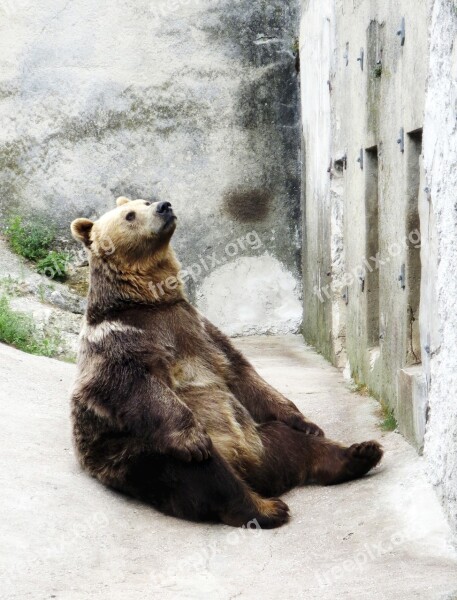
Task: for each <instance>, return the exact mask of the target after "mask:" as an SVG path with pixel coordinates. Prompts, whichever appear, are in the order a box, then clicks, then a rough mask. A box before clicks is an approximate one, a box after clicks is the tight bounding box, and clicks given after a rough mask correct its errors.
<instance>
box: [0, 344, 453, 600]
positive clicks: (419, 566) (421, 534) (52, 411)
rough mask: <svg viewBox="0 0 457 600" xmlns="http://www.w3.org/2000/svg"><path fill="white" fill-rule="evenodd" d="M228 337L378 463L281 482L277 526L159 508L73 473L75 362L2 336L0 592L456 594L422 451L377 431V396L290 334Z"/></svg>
mask: <svg viewBox="0 0 457 600" xmlns="http://www.w3.org/2000/svg"><path fill="white" fill-rule="evenodd" d="M236 343H237V345H238V346H239V347H240V348H242V349H243V350H244V351H245V352H246V353H247V355H248V356H249V357H250V358H251V360H252V361H253V363H254V364H255V365H256V366H257V368H258V369H259V371H260V372H261V373H262V375H264V376H265V377H266V378H267V379H268V380H269V381H270V382H271V383H272V384H274V385H275V386H276V387H278V388H279V389H280V390H281V391H283V392H284V393H286V394H287V395H288V396H289V397H290V398H291V399H293V400H294V401H295V402H296V403H297V404H298V405H299V406H300V408H301V409H302V410H303V411H304V412H305V414H307V415H308V416H309V417H310V418H312V419H313V420H314V421H316V422H317V423H318V424H320V425H321V426H323V427H324V429H325V431H326V433H327V434H328V435H329V436H331V437H333V438H335V439H339V440H341V441H344V442H347V443H350V442H354V441H362V440H365V439H371V438H377V439H380V440H382V443H383V444H384V447H385V450H386V456H385V459H384V461H383V463H382V465H381V466H380V467H378V469H377V470H376V471H375V472H374V473H373V474H372V475H371V476H369V477H366V478H365V479H363V480H361V481H357V482H353V483H350V484H346V485H342V486H338V487H334V488H320V487H308V488H302V489H297V490H294V491H293V492H291V493H289V494H288V495H287V496H286V500H287V502H288V504H289V506H290V508H291V512H292V520H291V522H290V524H289V525H287V526H285V527H283V528H282V529H278V530H273V531H251V532H247V531H243V530H235V529H231V528H229V527H225V526H220V525H200V524H192V523H186V522H183V521H178V520H176V519H173V518H168V517H164V516H162V515H160V514H158V513H157V512H155V511H154V510H153V509H151V508H149V507H147V506H142V505H140V504H138V503H136V502H134V501H131V500H127V499H125V498H123V497H121V496H119V495H116V494H115V493H113V492H110V491H108V490H106V489H104V488H103V487H101V486H100V485H99V484H98V483H97V482H95V481H93V480H91V479H90V478H88V477H87V476H86V475H84V474H83V473H81V472H80V470H79V468H78V466H77V464H76V462H75V459H74V456H73V452H72V445H71V436H70V425H69V406H68V395H69V388H70V386H71V383H72V379H73V376H74V371H75V368H74V366H73V365H68V364H65V363H60V362H56V361H53V360H49V359H44V358H40V357H33V356H28V355H25V354H22V353H20V352H18V351H16V350H13V349H11V348H9V347H6V346H2V345H0V398H1V402H0V411H1V416H0V419H1V433H0V444H1V452H2V456H3V461H2V472H1V491H2V494H1V501H0V523H1V534H2V552H1V574H0V576H1V579H0V582H1V583H0V597H1V598H8V599H10V598H11V599H12V598H18V599H19V598H20V599H21V600H26V599H29V598H30V599H33V600H41V599H47V598H58V599H60V600H63V599H72V600H73V599H75V600H76V599H77V600H81V599H85V598H91V599H110V600H111V599H112V600H117V599H123V600H130V599H135V600H136V599H144V598H161V599H165V600H168V599H170V600H171V599H173V600H174V599H181V598H182V599H190V598H195V599H199V600H200V599H211V600H213V599H214V600H229V599H232V598H240V599H257V598H264V599H267V600H268V599H275V600H276V599H282V598H287V599H288V600H294V599H297V600H298V599H300V600H301V599H303V598H306V600H314V599H320V600H327V599H328V600H340V599H344V598H348V599H350V600H357V599H363V600H366V599H370V600H381V599H383V600H395V599H397V598H398V599H401V600H410V599H413V598H414V599H423V600H435V599H437V600H455V599H456V598H457V554H456V552H455V551H454V550H453V549H452V547H451V545H450V532H449V529H448V527H447V525H446V523H445V521H444V518H443V516H442V512H441V509H440V506H439V504H438V502H437V500H436V498H435V495H434V492H433V490H432V489H431V488H430V486H429V485H428V484H427V482H426V480H425V478H424V475H423V464H422V460H421V459H420V458H418V457H417V456H416V454H415V453H414V451H413V450H412V449H411V448H410V447H409V446H408V445H407V444H406V443H405V442H404V441H403V439H402V438H401V437H400V436H399V435H398V434H395V433H388V434H383V433H381V432H380V430H379V428H378V427H377V422H378V420H379V417H378V416H377V414H376V408H377V405H376V402H374V401H373V400H371V399H370V398H365V397H361V396H359V395H357V394H354V393H351V392H350V391H349V390H348V389H347V387H346V385H345V382H344V380H343V378H342V375H341V374H340V373H339V372H338V371H337V370H336V369H333V368H332V367H330V366H329V365H328V364H327V363H326V362H325V361H324V360H323V359H322V358H321V357H320V356H318V355H317V354H315V353H314V352H313V351H312V350H310V349H307V348H306V347H305V346H304V345H303V344H302V342H301V340H300V338H298V337H293V336H289V337H281V338H268V337H267V338H249V339H243V340H237V341H236Z"/></svg>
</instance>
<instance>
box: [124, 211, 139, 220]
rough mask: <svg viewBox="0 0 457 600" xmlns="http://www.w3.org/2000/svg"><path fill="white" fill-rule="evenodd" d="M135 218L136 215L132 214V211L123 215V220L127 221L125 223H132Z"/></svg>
mask: <svg viewBox="0 0 457 600" xmlns="http://www.w3.org/2000/svg"><path fill="white" fill-rule="evenodd" d="M135 217H136V214H135V213H134V212H133V210H132V211H131V212H129V213H127V214H126V215H125V218H126V219H127V221H134V220H135Z"/></svg>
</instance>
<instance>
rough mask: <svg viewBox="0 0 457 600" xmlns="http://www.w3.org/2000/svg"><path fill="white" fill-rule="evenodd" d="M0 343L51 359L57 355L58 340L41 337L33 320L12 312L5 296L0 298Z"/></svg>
mask: <svg viewBox="0 0 457 600" xmlns="http://www.w3.org/2000/svg"><path fill="white" fill-rule="evenodd" d="M0 341H1V342H4V343H5V344H9V345H10V346H15V347H16V348H18V349H19V350H22V351H23V352H28V353H29V354H38V355H41V356H48V357H53V356H56V354H57V353H58V346H59V342H60V340H59V339H58V338H57V337H53V338H49V337H45V336H43V335H41V333H40V332H39V331H38V329H37V327H36V325H35V323H34V322H33V319H32V318H31V317H30V316H29V315H26V314H24V313H21V312H16V311H14V310H13V309H12V308H11V307H10V305H9V302H8V298H7V297H6V296H1V297H0Z"/></svg>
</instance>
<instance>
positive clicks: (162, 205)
mask: <svg viewBox="0 0 457 600" xmlns="http://www.w3.org/2000/svg"><path fill="white" fill-rule="evenodd" d="M156 211H157V212H158V213H159V215H165V214H167V213H169V212H171V202H159V204H158V205H157V208H156Z"/></svg>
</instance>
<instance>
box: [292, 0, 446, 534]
mask: <svg viewBox="0 0 457 600" xmlns="http://www.w3.org/2000/svg"><path fill="white" fill-rule="evenodd" d="M402 18H404V19H405V34H406V37H405V41H404V45H401V37H400V36H399V35H397V31H398V30H399V29H400V24H401V21H402ZM456 40H457V3H456V2H455V1H452V2H451V1H449V0H420V1H417V0H416V1H412V0H401V1H400V2H398V1H393V0H378V1H376V2H374V1H372V2H370V1H368V0H365V1H363V0H358V1H357V2H356V1H353V0H324V1H317V0H304V1H303V4H302V31H301V37H300V54H301V62H302V65H303V66H302V91H303V93H302V113H303V136H304V146H305V149H306V156H305V169H304V170H305V175H306V182H305V185H304V192H305V193H304V197H303V207H304V215H305V216H304V226H303V235H304V251H303V272H304V282H305V283H304V311H305V318H304V332H305V337H306V338H307V339H308V340H310V341H311V342H313V343H315V344H316V345H317V347H318V348H319V349H320V350H321V351H322V352H323V353H324V354H325V355H326V356H327V357H328V358H330V359H331V360H332V361H333V362H334V363H335V364H338V365H340V366H343V365H344V363H345V362H346V371H347V373H348V374H350V375H352V376H353V377H354V378H355V379H356V381H357V382H359V383H361V384H365V385H367V386H368V387H369V389H370V390H371V391H372V392H373V393H374V394H375V395H376V396H377V397H378V398H379V399H380V400H381V401H382V402H383V403H385V404H387V405H388V406H389V407H391V408H392V409H393V410H394V413H395V416H396V418H397V421H398V425H399V429H400V431H401V432H402V433H403V434H404V435H405V437H406V438H407V439H408V440H409V441H410V442H411V443H412V444H413V445H414V446H415V447H416V448H417V449H418V450H419V451H421V450H422V449H423V450H424V453H425V456H426V458H427V460H428V463H429V472H430V477H431V479H432V480H433V482H434V483H435V485H436V486H437V488H438V490H439V493H440V495H441V497H442V499H443V502H444V505H445V507H446V510H447V512H448V514H449V516H450V518H451V520H452V521H453V523H454V525H456V526H457V459H456V456H457V454H456V447H457V433H456V432H457V409H456V407H457V403H456V400H455V397H456V394H457V376H456V360H455V348H456V346H457V333H456V332H457V317H456V311H455V306H456V298H457V289H456V285H457V283H456V273H457V251H456V250H455V247H456V245H455V240H456V232H457V216H456V215H457V211H456V206H457V205H456V201H455V190H456V188H457V181H456V177H457V176H456V174H455V165H456V161H457V139H456V110H457V87H456V86H457V84H456V79H457V50H456V48H457V44H456ZM361 49H363V53H364V54H363V60H364V64H363V70H362V68H361V65H360V61H358V60H357V59H358V58H359V57H360V52H361ZM304 63H305V64H304ZM401 129H403V132H404V151H403V152H402V151H401V147H400V145H399V144H398V139H399V138H400V130H401ZM375 149H376V150H375ZM360 153H361V154H360ZM344 157H345V158H344ZM360 157H361V158H362V159H363V168H361V165H360V162H357V159H359V158H360ZM417 229H419V230H420V232H421V238H420V239H419V238H418V236H417V233H416V230H417ZM418 242H421V244H418ZM419 245H421V247H420V248H419V247H418V246H419ZM377 252H379V255H378V259H379V262H377V263H375V262H374V261H373V260H371V257H372V256H373V255H375V254H376V253H377ZM366 259H367V260H366ZM367 265H368V266H367ZM400 277H402V280H401V281H400V280H399V278H400ZM343 295H344V296H345V297H344V298H343ZM424 446H425V447H424Z"/></svg>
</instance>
